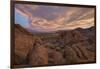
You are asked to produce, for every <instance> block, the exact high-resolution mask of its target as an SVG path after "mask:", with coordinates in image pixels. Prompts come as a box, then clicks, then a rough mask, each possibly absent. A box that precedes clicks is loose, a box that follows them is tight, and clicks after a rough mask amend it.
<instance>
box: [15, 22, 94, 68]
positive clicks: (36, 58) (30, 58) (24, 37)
mask: <svg viewBox="0 0 100 69" xmlns="http://www.w3.org/2000/svg"><path fill="white" fill-rule="evenodd" d="M95 43H96V42H95V28H94V27H91V28H88V29H81V28H79V29H75V30H68V31H57V32H55V33H49V34H47V33H44V34H43V33H42V34H41V33H40V34H39V33H38V34H31V33H30V32H28V31H27V30H26V29H24V28H23V27H21V26H20V25H18V24H16V25H15V55H14V56H15V60H14V65H19V66H20V65H22V66H23V65H32V66H37V65H54V64H76V63H90V62H95V61H96V60H95V58H96V51H95V50H96V45H95Z"/></svg>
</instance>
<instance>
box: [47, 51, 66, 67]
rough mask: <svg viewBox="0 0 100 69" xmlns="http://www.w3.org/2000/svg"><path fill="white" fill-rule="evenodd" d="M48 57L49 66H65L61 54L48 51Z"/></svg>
mask: <svg viewBox="0 0 100 69" xmlns="http://www.w3.org/2000/svg"><path fill="white" fill-rule="evenodd" d="M48 56H49V64H51V65H52V64H65V59H64V57H63V54H62V53H61V52H59V51H56V50H54V49H49V50H48Z"/></svg>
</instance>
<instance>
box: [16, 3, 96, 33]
mask: <svg viewBox="0 0 100 69" xmlns="http://www.w3.org/2000/svg"><path fill="white" fill-rule="evenodd" d="M15 11H16V12H18V13H19V14H20V15H21V16H24V17H26V18H28V19H29V27H28V28H30V29H36V28H37V31H38V30H41V31H55V30H69V29H76V28H89V27H91V26H94V16H95V14H94V12H95V11H94V8H85V7H67V6H66V7H65V6H64V7H63V6H62V7H60V6H44V5H29V4H17V5H16V7H15Z"/></svg>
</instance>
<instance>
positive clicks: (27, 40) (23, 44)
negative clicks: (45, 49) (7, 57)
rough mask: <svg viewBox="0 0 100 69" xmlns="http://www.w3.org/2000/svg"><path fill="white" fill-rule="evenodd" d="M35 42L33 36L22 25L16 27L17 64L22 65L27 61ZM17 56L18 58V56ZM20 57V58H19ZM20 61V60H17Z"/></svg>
mask: <svg viewBox="0 0 100 69" xmlns="http://www.w3.org/2000/svg"><path fill="white" fill-rule="evenodd" d="M33 43H34V41H33V37H32V35H31V34H30V33H29V32H27V31H26V30H25V29H23V28H22V27H21V26H20V25H17V24H16V25H15V62H14V63H15V64H21V63H23V61H24V60H25V59H26V57H27V54H28V51H29V50H30V49H31V48H32V45H33ZM16 55H17V56H16ZM17 57H19V58H17ZM17 59H19V60H17Z"/></svg>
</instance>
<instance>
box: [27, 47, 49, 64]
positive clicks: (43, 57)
mask: <svg viewBox="0 0 100 69" xmlns="http://www.w3.org/2000/svg"><path fill="white" fill-rule="evenodd" d="M47 50H48V49H47V48H45V47H43V46H36V47H33V49H32V50H31V51H30V54H29V56H28V57H29V64H30V65H47V64H48V51H47Z"/></svg>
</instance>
